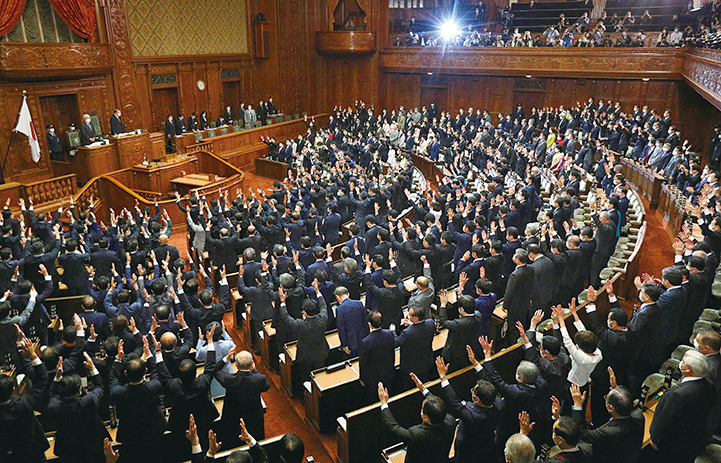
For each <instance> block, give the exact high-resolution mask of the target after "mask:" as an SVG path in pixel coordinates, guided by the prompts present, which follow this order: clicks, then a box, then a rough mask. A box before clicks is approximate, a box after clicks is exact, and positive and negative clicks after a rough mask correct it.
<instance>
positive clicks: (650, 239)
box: [170, 172, 673, 463]
mask: <svg viewBox="0 0 721 463" xmlns="http://www.w3.org/2000/svg"><path fill="white" fill-rule="evenodd" d="M272 185H273V180H272V179H269V178H265V177H260V176H257V175H255V173H253V172H247V173H246V178H245V189H246V190H247V189H248V188H252V189H253V190H255V189H257V188H270V187H272ZM644 206H645V207H646V211H647V214H646V221H647V222H648V227H647V232H646V238H645V240H644V244H643V247H642V248H641V265H640V267H641V272H646V273H649V274H650V275H654V276H659V277H660V276H661V270H663V268H665V267H667V266H669V265H672V264H673V249H672V248H671V242H672V241H671V238H670V234H669V233H668V232H667V229H666V225H665V222H664V220H663V217H662V216H661V215H660V214H659V213H658V212H656V211H651V210H649V209H648V202H647V201H646V200H644ZM170 242H171V244H172V245H174V246H177V247H178V249H179V250H180V253H181V255H184V254H185V250H186V248H187V243H186V241H185V234H184V233H178V234H176V235H173V236H172V237H171V239H170ZM633 302H634V301H626V302H625V303H624V306H625V305H628V306H629V307H628V308H630V306H631V305H632V304H633ZM224 321H225V326H226V328H227V329H228V332H229V333H230V335H231V336H232V337H233V339H234V340H235V342H236V344H238V345H240V346H243V347H244V348H245V349H248V350H250V346H246V345H245V343H244V342H243V341H242V337H241V334H240V333H239V332H237V331H236V330H235V318H234V314H233V313H227V314H226V315H225V320H224ZM257 364H258V365H259V368H261V369H262V367H260V361H259V360H258V361H257ZM261 371H262V372H263V373H264V374H266V375H267V376H268V378H269V380H270V383H271V389H270V391H268V392H267V393H265V394H264V395H263V400H264V401H265V403H266V404H267V406H268V411H267V413H266V415H265V433H266V436H267V437H272V436H276V435H280V434H284V433H286V432H294V433H296V434H297V435H298V436H299V437H300V438H301V439H303V442H305V445H306V455H312V456H313V457H314V458H315V459H316V461H323V462H327V463H331V462H333V461H335V456H336V454H337V443H336V436H335V434H326V435H322V434H319V433H318V432H317V431H316V430H315V429H314V428H313V427H312V426H310V425H309V424H308V423H307V422H306V421H305V409H304V407H303V404H302V403H301V401H300V400H298V399H290V398H288V396H287V395H285V394H284V393H283V392H282V391H281V389H280V377H279V376H278V375H277V374H275V373H274V372H267V371H263V370H261Z"/></svg>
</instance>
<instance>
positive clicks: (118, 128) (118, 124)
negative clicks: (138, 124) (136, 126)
mask: <svg viewBox="0 0 721 463" xmlns="http://www.w3.org/2000/svg"><path fill="white" fill-rule="evenodd" d="M123 132H125V125H124V124H123V120H122V119H121V118H119V117H118V116H116V115H115V114H113V115H112V116H111V117H110V134H111V135H117V134H119V133H123Z"/></svg>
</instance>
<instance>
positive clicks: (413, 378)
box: [410, 373, 426, 392]
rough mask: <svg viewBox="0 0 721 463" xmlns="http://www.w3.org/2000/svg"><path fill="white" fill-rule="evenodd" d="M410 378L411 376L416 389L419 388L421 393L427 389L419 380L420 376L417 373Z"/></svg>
mask: <svg viewBox="0 0 721 463" xmlns="http://www.w3.org/2000/svg"><path fill="white" fill-rule="evenodd" d="M410 376H411V381H413V384H415V385H416V388H417V389H418V390H419V391H421V392H423V391H424V390H425V389H426V387H425V386H424V385H423V383H422V382H421V380H420V379H418V376H416V374H415V373H411V374H410Z"/></svg>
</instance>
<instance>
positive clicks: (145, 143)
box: [108, 132, 155, 169]
mask: <svg viewBox="0 0 721 463" xmlns="http://www.w3.org/2000/svg"><path fill="white" fill-rule="evenodd" d="M108 139H109V140H110V143H111V144H112V145H113V146H115V149H116V153H117V154H116V155H117V156H118V168H119V169H125V168H126V167H133V166H134V165H136V164H141V163H142V162H143V161H144V160H145V159H147V160H151V159H155V158H153V154H152V151H153V150H152V145H151V143H150V133H149V132H142V133H139V134H135V133H125V134H122V135H112V136H109V137H108Z"/></svg>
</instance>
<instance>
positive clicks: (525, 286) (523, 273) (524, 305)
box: [503, 265, 535, 343]
mask: <svg viewBox="0 0 721 463" xmlns="http://www.w3.org/2000/svg"><path fill="white" fill-rule="evenodd" d="M534 278H535V274H534V272H533V269H532V268H531V267H529V266H528V265H522V266H519V267H517V268H516V270H514V271H513V273H511V276H510V277H508V285H507V286H506V294H505V298H504V300H503V308H504V309H505V310H506V311H507V312H508V316H507V319H508V337H509V339H510V340H511V342H512V343H515V341H516V339H518V336H519V333H518V328H516V322H517V321H520V322H521V323H523V324H524V325H525V324H526V321H527V318H528V311H529V310H530V308H531V297H532V291H533V279H534Z"/></svg>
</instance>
